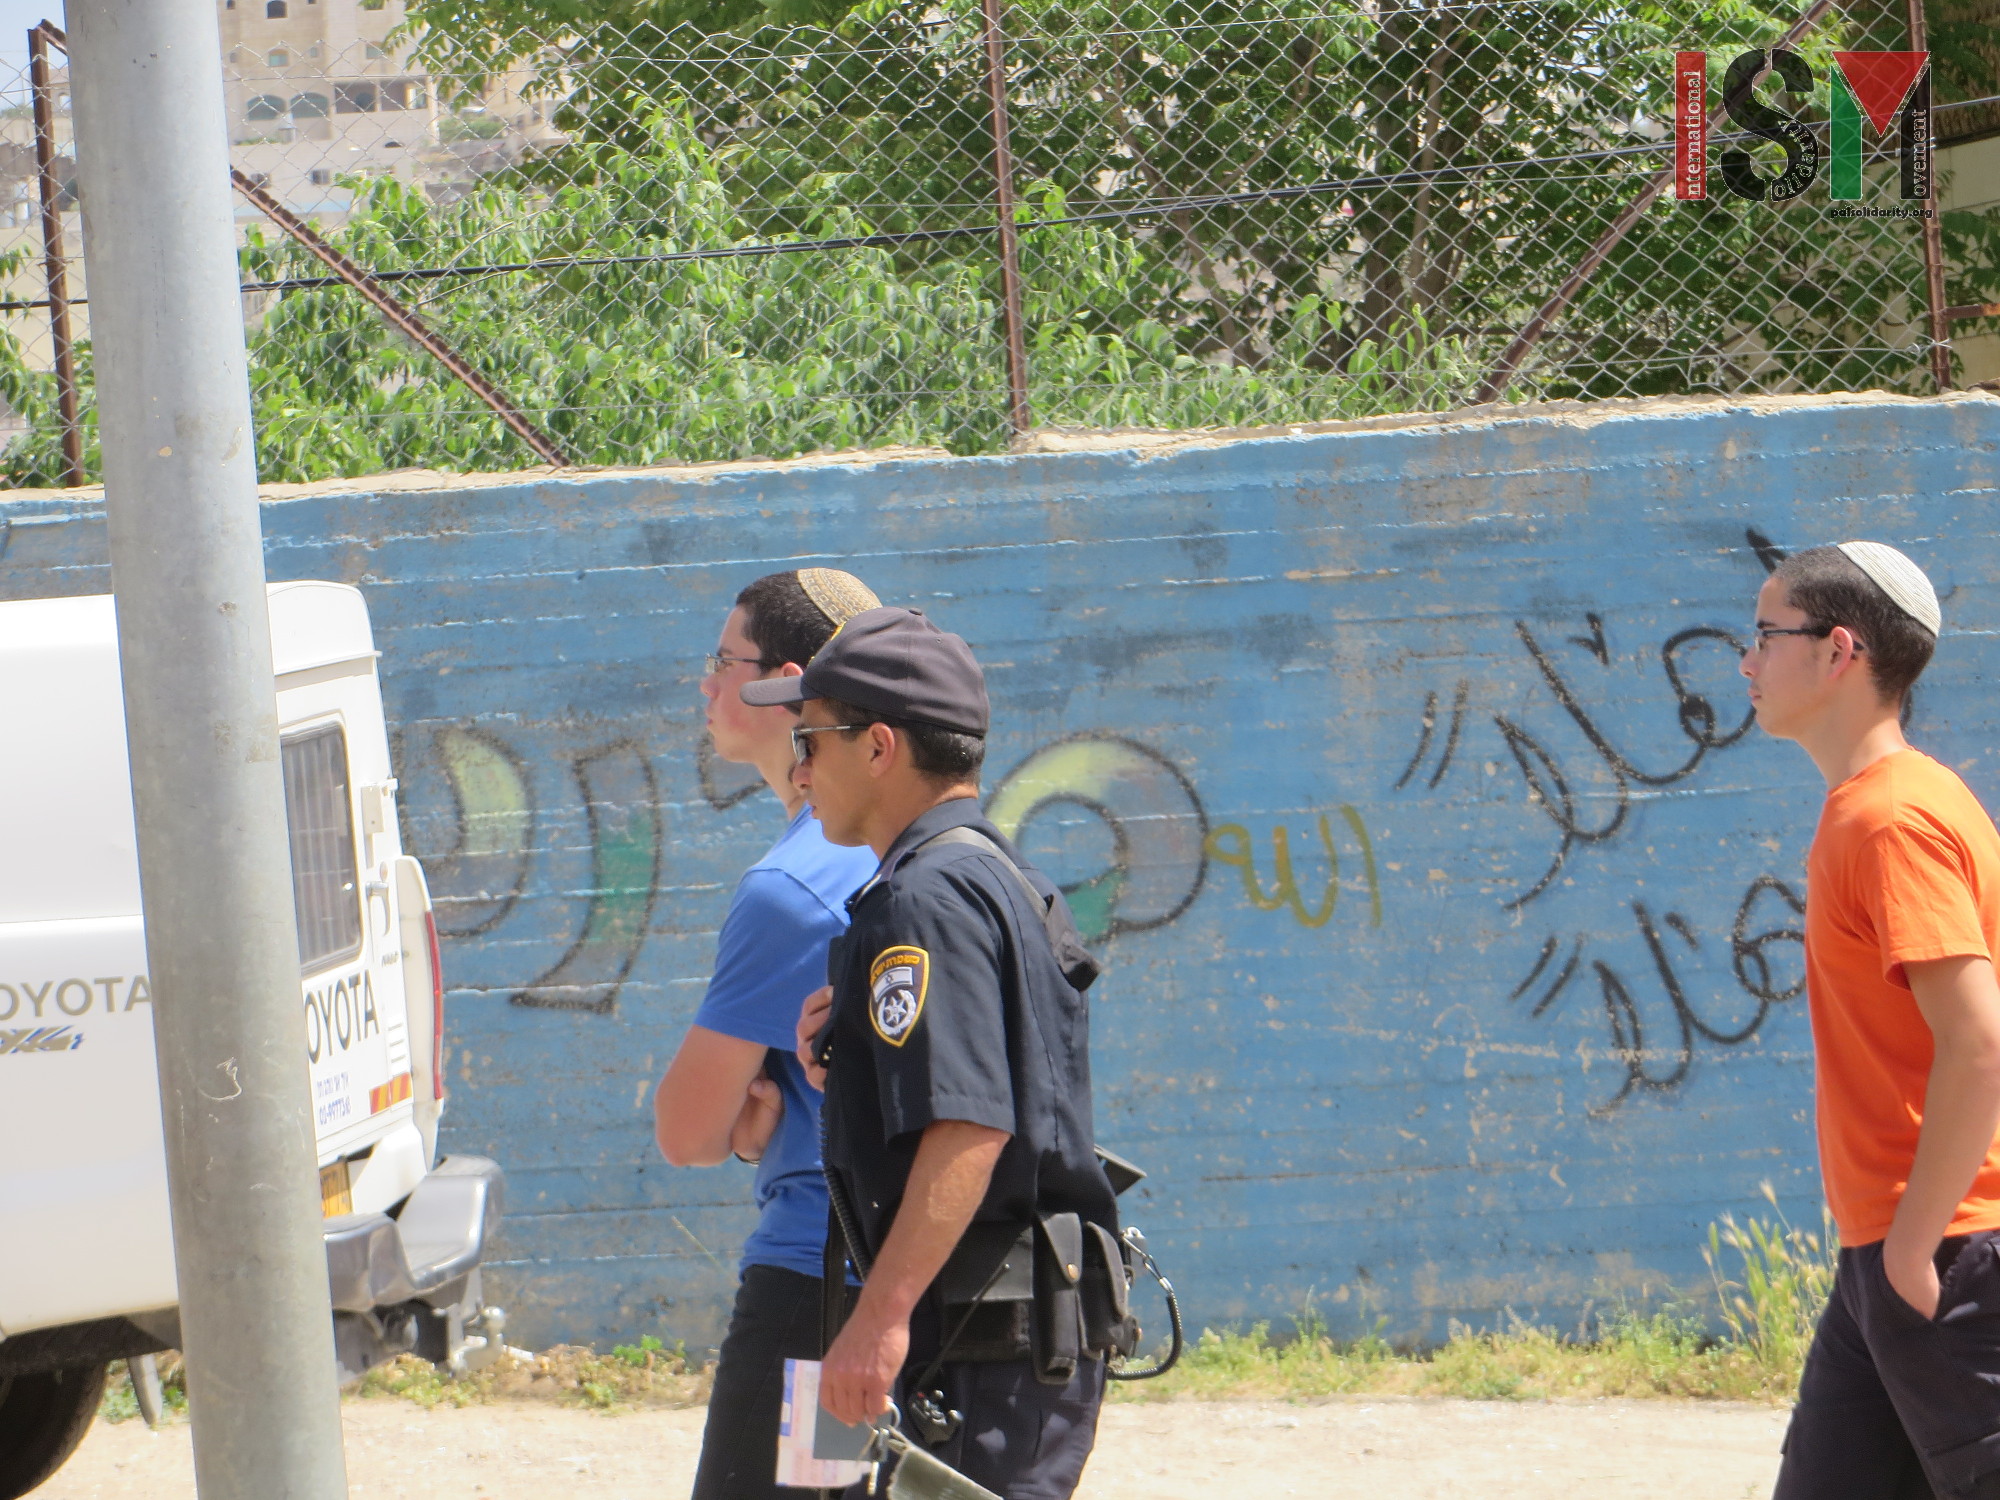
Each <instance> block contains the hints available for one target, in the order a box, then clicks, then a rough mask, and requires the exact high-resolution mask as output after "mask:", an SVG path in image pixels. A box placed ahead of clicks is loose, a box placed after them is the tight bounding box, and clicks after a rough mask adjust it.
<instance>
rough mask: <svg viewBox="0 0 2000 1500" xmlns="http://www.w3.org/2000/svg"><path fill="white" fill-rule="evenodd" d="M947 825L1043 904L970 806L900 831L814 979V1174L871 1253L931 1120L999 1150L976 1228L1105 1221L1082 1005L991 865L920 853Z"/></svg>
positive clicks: (1050, 891)
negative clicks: (822, 1142)
mask: <svg viewBox="0 0 2000 1500" xmlns="http://www.w3.org/2000/svg"><path fill="white" fill-rule="evenodd" d="M957 827H969V828H973V829H976V830H978V831H979V832H980V833H982V834H984V835H985V836H986V837H987V838H988V839H990V840H992V841H993V843H994V844H995V845H997V846H998V847H1000V848H1001V849H1003V850H1005V851H1006V853H1007V855H1008V856H1009V857H1010V858H1012V859H1013V860H1014V861H1015V863H1016V864H1017V866H1019V867H1020V868H1021V869H1022V870H1023V871H1024V873H1026V874H1027V875H1028V878H1029V880H1030V882H1031V883H1032V884H1033V885H1034V887H1035V890H1036V892H1037V893H1038V895H1040V896H1041V897H1042V898H1043V899H1045V900H1046V899H1047V898H1049V897H1055V898H1056V899H1058V900H1059V899H1060V897H1059V895H1057V892H1056V889H1055V887H1054V886H1053V885H1051V884H1049V882H1048V881H1047V880H1046V879H1045V878H1043V877H1041V876H1040V875H1038V874H1035V873H1034V872H1033V871H1032V870H1031V869H1029V867H1028V866H1027V865H1026V864H1025V862H1023V861H1022V860H1021V859H1020V856H1019V853H1018V851H1016V850H1015V849H1014V848H1013V846H1012V845H1010V844H1008V842H1007V841H1006V839H1005V838H1004V837H1002V835H1001V834H1000V832H999V830H998V829H996V828H994V827H993V826H992V824H990V823H988V822H986V821H985V819H984V818H983V817H981V815H980V812H979V804H978V803H977V802H976V801H975V800H973V799H972V798H969V797H968V798H964V799H960V800H957V801H952V802H947V803H944V804H943V805H941V806H939V807H936V808H932V809H931V810H930V811H929V812H926V813H925V814H923V816H921V817H920V818H918V819H917V820H916V821H915V822H914V823H912V824H911V825H910V827H909V828H908V829H906V830H905V831H904V832H903V834H902V835H901V836H900V837H899V838H898V839H897V840H896V842H895V844H894V845H892V846H891V848H890V849H889V851H888V855H887V857H886V858H885V859H884V860H883V862H882V870H881V873H880V875H879V876H878V878H877V879H876V880H875V881H874V882H873V883H871V884H870V885H869V886H867V887H866V888H865V889H864V890H863V891H862V892H861V893H860V894H859V895H858V896H856V897H855V899H854V901H853V903H852V906H851V912H852V918H853V920H852V925H851V926H850V927H849V929H848V931H847V933H846V934H845V935H844V936H843V937H842V938H841V939H840V940H839V941H838V942H836V943H835V944H834V946H833V951H832V954H831V958H830V966H829V969H828V973H829V977H830V979H831V982H832V984H833V987H834V998H833V1016H832V1021H831V1028H832V1030H831V1046H830V1050H829V1066H828V1082H827V1089H828V1094H827V1105H826V1111H827V1161H828V1164H829V1166H830V1167H831V1168H832V1169H833V1170H834V1171H835V1172H837V1173H838V1174H839V1175H840V1176H841V1177H842V1178H843V1179H844V1181H845V1182H846V1183H847V1186H848V1189H849V1192H850V1194H851V1196H852V1198H853V1201H854V1204H855V1208H856V1211H857V1213H858V1215H859V1217H860V1219H861V1224H860V1226H859V1227H860V1229H861V1232H862V1234H863V1235H864V1237H865V1238H866V1239H867V1241H868V1245H869V1249H870V1251H871V1253H872V1252H874V1251H876V1250H879V1249H880V1247H881V1244H882V1241H883V1239H884V1238H885V1236H886V1235H887V1233H888V1229H889V1225H890V1223H891V1222H892V1221H893V1219H894V1216H895V1212H896V1209H897V1207H898V1205H899V1204H900V1203H901V1201H902V1194H903V1186H904V1184H905V1182H906V1181H907V1180H908V1178H909V1172H910V1167H911V1164H912V1163H913V1162H914V1161H915V1159H916V1150H917V1143H918V1141H919V1139H920V1137H921V1136H922V1133H923V1131H924V1128H925V1127H926V1126H928V1125H930V1124H932V1123H933V1122H935V1121H939V1120H963V1121H967V1122H969V1123H971V1124H976V1125H987V1126H991V1127H992V1128H993V1129H995V1130H1003V1131H1006V1132H1007V1134H1008V1136H1009V1137H1010V1139H1009V1140H1008V1142H1007V1144H1006V1146H1005V1147H1004V1148H1003V1149H1002V1151H1001V1153H1000V1159H999V1161H998V1163H997V1164H996V1165H995V1168H994V1172H993V1178H992V1181H991V1183H990V1184H989V1186H988V1188H987V1193H986V1198H985V1201H984V1202H983V1203H982V1204H981V1206H980V1208H979V1211H978V1213H977V1214H976V1215H975V1219H976V1220H977V1221H1006V1222H1011V1223H1022V1224H1025V1223H1026V1222H1028V1220H1029V1219H1030V1218H1031V1217H1032V1216H1033V1215H1035V1214H1036V1213H1037V1212H1041V1213H1062V1212H1076V1213H1080V1214H1082V1215H1083V1216H1084V1217H1085V1218H1087V1219H1090V1220H1092V1221H1094V1222H1097V1223H1101V1224H1104V1225H1105V1226H1106V1227H1111V1226H1113V1224H1114V1221H1115V1212H1116V1211H1115V1208H1114V1206H1113V1201H1112V1193H1111V1187H1110V1182H1109V1180H1108V1179H1107V1178H1106V1177H1105V1174H1104V1171H1103V1168H1102V1167H1101V1165H1100V1164H1099V1163H1098V1161H1097V1157H1096V1136H1095V1133H1094V1131H1093V1129H1092V1121H1091V1099H1090V1017H1089V1009H1088V1006H1087V1004H1086V1002H1085V999H1084V997H1083V995H1082V994H1080V993H1079V992H1078V991H1077V990H1075V989H1073V988H1072V987H1071V986H1070V984H1069V982H1068V980H1067V979H1065V978H1064V977H1063V972H1062V969H1061V967H1060V966H1059V965H1058V963H1057V961H1056V958H1055V955H1054V953H1053V952H1052V951H1051V949H1050V946H1049V939H1048V935H1047V932H1046V931H1045V929H1044V927H1043V923H1042V916H1041V913H1040V911H1039V910H1037V909H1035V908H1034V907H1032V906H1031V905H1030V901H1029V896H1028V893H1027V892H1026V891H1023V890H1022V889H1021V886H1020V882H1019V881H1018V880H1017V879H1016V878H1015V877H1014V875H1013V874H1012V873H1011V872H1009V871H1008V870H1007V869H1006V867H1005V865H1003V864H1002V863H1001V862H1000V861H999V860H998V859H996V858H995V857H994V856H993V855H991V854H990V853H987V852H986V851H983V850H980V849H977V848H974V847H968V846H966V845H963V844H942V845H940V844H928V843H927V840H929V839H930V838H932V837H933V836H934V835H936V834H938V833H941V832H944V831H945V830H947V829H950V828H957Z"/></svg>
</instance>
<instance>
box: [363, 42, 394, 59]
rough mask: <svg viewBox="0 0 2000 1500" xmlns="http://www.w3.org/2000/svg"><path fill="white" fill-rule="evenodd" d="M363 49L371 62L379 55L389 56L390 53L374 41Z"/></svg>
mask: <svg viewBox="0 0 2000 1500" xmlns="http://www.w3.org/2000/svg"><path fill="white" fill-rule="evenodd" d="M362 51H363V53H364V54H365V55H366V56H367V58H368V59H369V61H371V62H373V61H374V60H375V59H376V58H378V57H387V56H388V55H389V54H388V53H386V52H384V51H383V50H382V49H381V48H380V47H378V46H376V45H375V44H374V43H373V42H370V43H369V44H368V45H367V46H366V47H365V48H363V49H362Z"/></svg>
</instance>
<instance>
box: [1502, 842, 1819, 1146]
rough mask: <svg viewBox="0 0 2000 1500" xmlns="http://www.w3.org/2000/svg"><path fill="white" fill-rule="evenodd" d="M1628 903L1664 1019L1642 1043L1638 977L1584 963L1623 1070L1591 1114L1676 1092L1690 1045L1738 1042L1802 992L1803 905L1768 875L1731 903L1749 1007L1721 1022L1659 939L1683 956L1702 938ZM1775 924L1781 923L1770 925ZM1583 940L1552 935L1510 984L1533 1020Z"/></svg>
mask: <svg viewBox="0 0 2000 1500" xmlns="http://www.w3.org/2000/svg"><path fill="white" fill-rule="evenodd" d="M1627 905H1628V906H1629V908H1630V910H1631V913H1632V919H1633V921H1634V922H1635V923H1636V924H1637V927H1638V931H1639V936H1640V938H1641V939H1642V940H1643V942H1644V944H1645V947H1646V951H1647V954H1648V955H1649V957H1650V960H1651V967H1652V975H1651V978H1652V979H1653V980H1654V981H1656V982H1657V983H1658V985H1659V987H1660V990H1661V991H1662V993H1663V994H1664V995H1665V997H1666V1000H1667V1004H1668V1007H1669V1010H1670V1012H1671V1016H1672V1020H1671V1022H1670V1025H1669V1027H1668V1035H1667V1039H1666V1041H1665V1042H1664V1043H1662V1042H1661V1041H1660V1040H1659V1039H1658V1037H1657V1036H1655V1037H1654V1038H1652V1039H1651V1040H1649V1038H1648V1033H1647V1026H1646V1020H1645V1013H1644V1012H1643V1011H1642V1010H1641V1008H1640V1005H1639V1003H1638V1001H1637V1000H1636V999H1635V997H1634V991H1635V986H1636V984H1637V981H1635V980H1632V979H1629V978H1628V977H1627V976H1626V974H1625V973H1623V972H1621V971H1620V970H1619V969H1618V968H1616V967H1614V966H1613V965H1612V964H1611V963H1610V962H1608V961H1607V960H1605V959H1601V958H1594V959H1592V960H1591V962H1590V972H1591V975H1592V977H1593V978H1594V979H1595V981H1596V984H1597V989H1598V998H1599V1000H1600V1001H1601V1002H1602V1004H1603V1007H1604V1014H1605V1020H1606V1024H1607V1026H1608V1027H1609V1030H1610V1037H1611V1050H1612V1052H1613V1054H1614V1055H1615V1056H1616V1057H1617V1058H1618V1060H1619V1062H1620V1064H1621V1065H1622V1066H1623V1068H1624V1073H1625V1076H1624V1078H1623V1079H1622V1081H1621V1082H1620V1083H1619V1086H1618V1088H1617V1090H1616V1092H1614V1093H1613V1094H1612V1095H1611V1097H1610V1098H1608V1099H1606V1100H1604V1101H1603V1102H1602V1103H1600V1104H1598V1105H1596V1106H1595V1107H1594V1111H1593V1112H1594V1113H1598V1114H1608V1113H1610V1112H1611V1111H1613V1110H1615V1109H1617V1108H1618V1106H1619V1105H1621V1104H1623V1103H1624V1102H1625V1101H1626V1099H1628V1098H1629V1097H1630V1096H1631V1095H1632V1094H1633V1093H1635V1092H1640V1091H1648V1090H1650V1091H1665V1090H1668V1089H1673V1088H1676V1087H1678V1086H1679V1085H1680V1084H1682V1083H1684V1082H1686V1080H1687V1076H1688V1073H1689V1071H1690V1070H1691V1069H1692V1068H1693V1066H1694V1058H1695V1047H1696V1044H1697V1042H1700V1041H1707V1042H1712V1043H1714V1044H1715V1045H1717V1046H1720V1047H1737V1046H1741V1045H1742V1044H1743V1043H1744V1042H1747V1041H1749V1040H1750V1038H1751V1037H1753V1036H1755V1035H1756V1034H1757V1033H1758V1032H1759V1031H1760V1030H1762V1029H1763V1026H1764V1022H1765V1021H1766V1019H1768V1018H1769V1016H1770V1013H1771V1007H1772V1006H1773V1005H1777V1004H1780V1003H1782V1002H1784V1001H1787V1000H1795V999H1797V998H1798V996H1799V995H1800V994H1801V993H1803V991H1804V989H1805V975H1804V972H1803V968H1802V966H1801V965H1800V963H1799V960H1800V958H1801V956H1802V954H1803V951H1804V944H1805V933H1804V932H1803V931H1802V930H1801V928H1800V925H1799V924H1800V922H1801V920H1802V919H1803V918H1804V916H1805V903H1804V902H1803V901H1801V900H1800V899H1799V895H1798V893H1797V892H1796V891H1794V890H1793V889H1792V888H1791V887H1790V886H1789V885H1787V884H1786V883H1785V882H1784V881H1782V880H1780V879H1778V878H1777V877H1776V876H1775V875H1760V876H1758V877H1757V878H1756V879H1755V880H1753V881H1751V882H1750V886H1749V888H1748V889H1747V890H1746V891H1745V892H1744V893H1743V898H1742V900H1741V901H1740V902H1738V903H1737V907H1736V914H1735V920H1734V923H1733V924H1732V926H1731V928H1730V933H1729V953H1730V967H1731V970H1732V972H1733V973H1734V975H1735V977H1736V981H1737V984H1738V985H1739V986H1740V987H1741V989H1742V991H1743V994H1744V995H1745V996H1747V997H1748V998H1749V999H1750V1000H1751V1001H1753V1002H1755V1003H1754V1007H1753V1008H1752V1009H1751V1010H1750V1012H1749V1014H1748V1016H1747V1018H1746V1017H1744V1016H1743V1015H1742V1013H1741V1012H1740V1011H1739V1012H1738V1013H1737V1014H1736V1015H1734V1016H1732V1017H1731V1018H1730V1019H1729V1020H1723V1019H1720V1018H1719V1017H1718V1016H1717V1015H1716V1014H1714V1013H1713V1012H1712V1011H1708V1010H1705V1009H1703V1008H1701V1007H1698V1006H1697V1004H1696V1003H1695V1001H1694V1000H1693V999H1692V998H1691V997H1690V995H1689V993H1688V989H1687V985H1686V983H1685V982H1684V980H1683V979H1682V977H1681V974H1680V970H1679V966H1678V964H1677V962H1676V959H1675V955H1674V951H1673V946H1674V945H1673V944H1671V943H1669V942H1668V941H1667V940H1666V938H1665V937H1664V936H1663V935H1662V933H1661V928H1663V927H1664V928H1665V929H1666V930H1667V931H1668V932H1671V933H1672V934H1673V935H1674V937H1675V938H1676V939H1678V940H1679V942H1680V943H1681V944H1682V945H1684V946H1685V947H1686V949H1687V950H1688V951H1689V952H1690V953H1694V952H1698V951H1699V950H1700V948H1701V941H1702V940H1701V935H1700V934H1699V933H1698V932H1697V931H1696V929H1695V927H1694V925H1693V924H1692V923H1690V922H1689V921H1688V919H1687V918H1686V917H1684V916H1682V915H1681V913H1679V912H1676V911H1670V912H1665V913H1663V914H1661V916H1660V917H1659V918H1658V919H1657V920H1656V919H1655V918H1654V915H1653V912H1652V909H1651V908H1650V907H1649V906H1648V905H1647V904H1646V903H1645V902H1643V901H1639V900H1632V901H1630V902H1628V903H1627ZM1774 908H1775V909H1774ZM1774 923H1775V924H1780V925H1769V924H1774ZM1758 924H1765V925H1758ZM1753 927H1755V928H1756V930H1755V931H1753V930H1752V929H1753ZM1589 941H1590V938H1589V935H1588V934H1582V933H1579V934H1577V935H1576V936H1575V937H1574V938H1573V939H1571V940H1570V941H1568V942H1567V943H1565V941H1564V940H1563V939H1562V938H1560V937H1557V936H1555V935H1553V934H1551V935H1550V936H1549V937H1547V938H1546V939H1544V940H1543V943H1542V948H1541V952H1540V953H1539V954H1537V955H1536V958H1535V963H1534V967H1533V968H1531V969H1530V970H1529V971H1528V974H1527V976H1526V977H1525V978H1524V979H1522V980H1521V982H1520V983H1519V984H1517V985H1516V986H1514V990H1513V993H1512V994H1511V995H1510V996H1509V997H1508V998H1509V999H1511V1000H1516V1001H1519V1000H1523V999H1529V1005H1528V1014H1529V1016H1530V1017H1532V1018H1537V1019H1539V1018H1540V1017H1541V1016H1543V1015H1544V1014H1545V1013H1547V1012H1548V1010H1549V1009H1550V1008H1551V1007H1552V1006H1554V1005H1555V1004H1556V1002H1557V1001H1558V1000H1560V999H1561V998H1562V997H1563V995H1564V993H1565V992H1566V991H1568V990H1569V988H1570V984H1571V981H1572V980H1574V979H1576V978H1577V976H1578V974H1579V972H1580V971H1581V968H1582V965H1583V960H1584V952H1585V949H1586V947H1587V946H1588V944H1589ZM1779 943H1793V944H1797V945H1798V952H1797V953H1794V954H1793V955H1792V956H1791V958H1790V960H1789V961H1788V960H1786V959H1785V958H1783V957H1781V956H1779V955H1776V954H1774V953H1773V951H1772V950H1773V946H1774V945H1776V944H1779ZM1530 997H1532V998H1531V999H1530ZM1732 1023H1733V1024H1732Z"/></svg>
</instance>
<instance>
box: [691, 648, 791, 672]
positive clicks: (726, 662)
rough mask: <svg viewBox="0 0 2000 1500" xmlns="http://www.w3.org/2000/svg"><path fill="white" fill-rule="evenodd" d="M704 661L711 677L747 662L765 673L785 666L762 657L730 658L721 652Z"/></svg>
mask: <svg viewBox="0 0 2000 1500" xmlns="http://www.w3.org/2000/svg"><path fill="white" fill-rule="evenodd" d="M703 661H704V662H705V663H706V664H707V667H708V675H709V676H711V677H714V676H716V675H718V674H720V673H723V672H726V671H728V670H729V669H730V668H731V667H734V666H739V665H741V664H743V663H745V662H747V663H749V664H750V665H751V666H753V667H756V668H757V669H758V670H759V671H763V672H768V671H770V670H771V668H773V667H777V666H782V665H784V664H783V663H782V662H775V661H769V660H766V659H765V658H764V657H761V656H730V655H728V654H727V653H725V652H721V651H711V652H709V653H708V655H707V656H706V657H704V658H703Z"/></svg>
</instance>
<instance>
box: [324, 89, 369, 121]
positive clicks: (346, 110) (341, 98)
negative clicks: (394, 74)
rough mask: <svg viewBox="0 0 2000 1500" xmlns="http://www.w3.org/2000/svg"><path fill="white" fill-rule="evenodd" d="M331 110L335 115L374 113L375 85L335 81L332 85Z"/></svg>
mask: <svg viewBox="0 0 2000 1500" xmlns="http://www.w3.org/2000/svg"><path fill="white" fill-rule="evenodd" d="M333 112H334V113H335V114H337V115H372V114H373V113H375V85H374V84H372V83H336V84H335V85H334V86H333Z"/></svg>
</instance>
